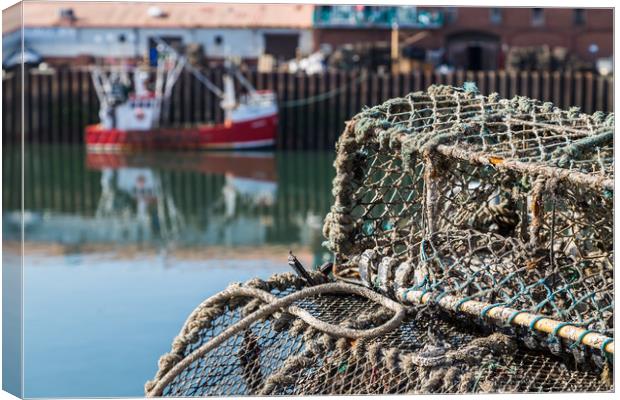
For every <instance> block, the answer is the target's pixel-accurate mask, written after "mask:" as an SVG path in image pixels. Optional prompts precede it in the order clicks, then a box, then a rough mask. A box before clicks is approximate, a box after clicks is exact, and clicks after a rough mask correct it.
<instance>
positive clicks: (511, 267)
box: [324, 86, 613, 336]
mask: <svg viewBox="0 0 620 400" xmlns="http://www.w3.org/2000/svg"><path fill="white" fill-rule="evenodd" d="M335 165H336V168H337V176H336V178H335V180H334V196H335V202H334V205H333V207H332V211H331V212H330V214H329V215H328V217H327V221H326V224H325V228H324V233H325V236H326V237H327V238H328V239H329V243H328V244H329V246H330V248H331V249H332V250H333V251H334V252H335V254H336V267H337V272H336V274H337V275H338V276H340V277H341V278H344V279H347V278H348V279H355V280H360V281H362V282H363V283H365V284H366V285H368V286H372V287H377V288H379V289H381V290H383V291H384V292H385V293H386V294H388V295H391V296H397V295H398V294H399V291H400V292H401V294H403V293H402V291H403V290H410V289H413V290H414V291H421V292H424V293H425V294H428V296H427V298H430V299H435V300H436V299H438V298H441V297H442V296H446V295H450V296H455V297H460V298H462V299H464V301H466V300H477V301H482V302H486V303H488V304H491V305H495V306H502V307H510V308H514V309H516V310H521V311H528V312H531V313H534V314H541V315H545V316H549V317H553V318H555V319H558V320H560V321H563V322H568V323H570V324H571V325H572V326H579V327H583V328H586V329H591V330H595V331H597V332H599V333H601V334H604V335H609V336H611V335H613V259H612V257H613V241H612V237H613V222H612V221H613V215H612V213H613V115H610V116H605V115H603V114H602V113H596V114H594V115H592V116H590V115H585V114H581V113H579V112H578V110H574V109H571V110H569V111H562V110H560V109H557V108H554V107H553V106H552V105H551V104H550V103H539V102H536V101H534V100H530V99H526V98H522V97H516V98H514V99H512V100H501V99H499V98H498V96H497V95H491V96H488V97H486V96H482V95H480V94H478V93H477V92H476V91H475V88H471V89H470V90H459V89H455V88H451V87H445V86H434V87H431V88H429V90H428V92H426V93H413V94H411V95H409V96H407V97H405V98H402V99H393V100H390V101H388V102H386V103H384V104H382V105H380V106H377V107H374V108H371V109H368V110H365V111H364V112H362V113H360V114H358V115H357V116H355V118H353V120H352V121H351V122H350V123H349V124H348V126H347V129H346V130H345V132H344V134H343V136H342V137H341V139H340V141H339V144H338V157H337V160H336V163H335ZM397 275H398V276H399V278H400V279H399V280H398V281H397V280H396V276H397Z"/></svg>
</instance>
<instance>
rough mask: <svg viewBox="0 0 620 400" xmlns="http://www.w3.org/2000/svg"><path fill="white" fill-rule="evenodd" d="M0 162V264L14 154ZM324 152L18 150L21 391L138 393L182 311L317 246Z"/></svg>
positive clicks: (14, 195)
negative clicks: (22, 171) (0, 194)
mask: <svg viewBox="0 0 620 400" xmlns="http://www.w3.org/2000/svg"><path fill="white" fill-rule="evenodd" d="M17 154H19V153H12V152H11V151H8V150H6V149H5V152H4V154H3V188H4V191H3V196H4V197H3V215H4V219H3V235H4V236H3V258H4V259H5V260H7V259H8V257H9V256H10V253H12V252H14V253H19V251H20V250H21V245H20V243H19V240H20V237H21V233H20V229H19V226H20V222H21V220H22V216H21V214H20V212H19V210H20V208H21V198H20V196H19V191H16V190H15V188H19V187H20V181H21V177H20V167H19V165H20V164H21V160H20V159H19V158H17V157H16V155H17ZM332 162H333V156H332V153H331V152H329V153H255V154H247V153H244V154H230V153H216V154H212V153H172V154H166V153H142V154H134V155H130V154H87V153H86V152H85V151H84V149H83V148H82V147H80V146H59V145H37V144H33V145H29V146H28V147H27V148H26V152H25V158H24V167H25V178H24V179H25V192H24V199H23V201H24V208H25V210H26V212H25V214H24V216H23V218H24V219H23V222H24V227H25V232H24V238H25V245H24V249H25V257H24V266H25V269H24V275H23V276H24V295H23V299H24V308H23V320H24V325H23V327H24V384H25V393H24V394H25V396H26V397H48V398H49V397H82V398H83V397H102V396H121V397H126V396H141V395H142V394H143V385H144V382H145V381H146V380H148V379H150V378H152V376H153V374H154V373H155V371H156V369H157V360H158V358H159V356H160V355H161V354H163V353H164V352H167V351H168V350H169V349H170V343H171V341H172V339H173V338H174V336H175V335H176V334H177V333H178V330H179V328H180V327H181V326H182V324H183V321H184V320H185V318H186V317H187V315H188V314H189V313H190V312H191V310H192V309H193V308H194V307H195V306H196V305H197V304H199V303H200V302H201V301H202V300H204V299H205V298H207V297H209V296H211V295H213V294H214V293H216V292H217V291H220V290H222V289H223V288H225V287H226V286H227V285H228V284H229V283H230V282H233V281H244V280H247V279H250V278H252V277H256V276H258V277H262V278H266V277H268V276H269V275H271V274H273V273H275V272H282V271H285V270H288V269H289V268H288V266H287V265H286V257H287V252H288V249H289V248H292V249H293V250H295V252H296V254H297V255H298V256H299V258H300V260H302V262H303V263H304V264H306V265H312V264H319V263H320V262H321V261H322V260H323V258H324V257H327V256H328V255H327V254H326V253H325V251H324V250H323V248H322V247H321V242H322V236H321V225H322V220H323V216H324V215H325V214H326V212H327V211H328V209H329V205H330V203H331V181H332V179H333V168H332Z"/></svg>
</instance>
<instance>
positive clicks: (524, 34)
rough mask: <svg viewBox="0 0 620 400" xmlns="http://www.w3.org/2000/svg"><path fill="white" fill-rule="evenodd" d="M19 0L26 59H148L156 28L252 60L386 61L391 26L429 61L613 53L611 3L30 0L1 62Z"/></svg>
mask: <svg viewBox="0 0 620 400" xmlns="http://www.w3.org/2000/svg"><path fill="white" fill-rule="evenodd" d="M16 8H17V9H19V10H17V13H19V11H20V10H21V12H22V13H23V21H24V30H23V35H24V44H25V49H26V59H32V60H38V59H39V58H43V59H44V60H46V61H48V62H50V63H56V64H58V63H71V64H79V63H91V62H93V61H94V59H95V58H100V57H106V58H109V57H113V58H114V57H116V58H143V57H148V58H150V59H151V62H152V61H153V58H154V57H156V52H155V51H154V49H155V47H156V46H155V42H154V40H153V38H154V37H160V38H164V39H166V41H167V42H169V43H172V44H174V45H177V46H185V47H186V48H187V49H188V50H190V49H191V50H192V52H194V53H196V54H198V56H199V57H201V58H202V57H204V58H206V59H207V60H213V61H217V62H219V61H221V60H222V59H224V58H226V57H236V58H239V59H242V60H244V61H245V62H246V63H247V64H253V63H255V62H256V61H257V60H258V59H259V58H261V56H263V55H271V56H273V58H274V59H275V60H279V61H285V60H290V59H292V58H295V57H296V56H305V55H308V54H310V53H312V52H313V51H317V50H319V49H325V48H331V49H332V50H339V49H342V48H343V47H346V46H347V45H355V46H357V47H356V48H354V49H353V50H352V53H353V55H354V56H355V53H356V52H357V54H358V55H359V54H361V53H363V52H366V53H372V57H373V58H374V59H376V60H378V61H377V62H375V63H374V64H377V63H378V64H381V63H383V64H385V63H386V62H387V63H390V59H391V56H392V49H391V44H392V32H393V30H394V29H395V28H397V29H398V37H399V45H400V48H401V51H400V53H399V54H400V57H401V61H402V60H403V59H409V60H415V61H416V62H419V63H422V64H425V65H426V66H432V67H436V66H438V65H444V64H445V65H448V66H450V67H454V68H457V69H468V70H491V69H498V68H506V67H510V66H514V65H517V67H516V68H520V69H527V68H539V67H540V66H541V65H543V67H546V66H547V62H548V60H549V59H551V58H552V57H556V58H557V57H559V60H560V62H558V63H556V64H557V65H563V66H566V65H569V64H570V63H569V62H568V61H569V60H573V61H574V60H576V59H578V60H582V61H584V62H589V63H592V62H594V61H596V60H599V59H605V58H607V59H609V60H611V56H612V52H613V10H612V9H584V8H582V9H575V8H573V9H571V8H486V7H436V6H400V7H397V6H365V5H333V6H330V5H317V6H313V5H308V4H224V3H122V2H119V3H113V2H106V3H91V2H88V3H84V2H57V1H28V2H24V3H20V4H18V5H16V6H14V7H11V8H10V9H8V10H5V11H4V12H3V20H4V28H3V51H4V53H3V54H4V59H3V64H4V63H6V61H7V60H9V59H12V60H15V59H17V58H16V54H18V53H19V49H20V43H21V36H20V32H21V30H20V28H21V24H19V18H15V17H10V15H14V14H16V10H15V9H16ZM324 45H329V46H324ZM349 47H351V46H349ZM527 48H529V49H530V50H531V51H530V53H527V54H525V56H523V57H522V58H527V57H530V58H531V57H532V55H535V56H536V57H539V58H540V57H542V58H545V59H546V60H547V61H542V62H534V63H530V65H529V66H528V65H524V63H522V62H521V65H520V66H518V65H519V62H520V61H519V60H518V58H519V57H517V56H519V52H518V51H516V50H519V51H520V50H523V49H527ZM540 49H542V51H540ZM350 53H351V52H350ZM526 56H527V57H526ZM367 58H369V57H367ZM515 60H517V61H515ZM374 64H373V65H374ZM548 67H549V68H550V69H551V68H553V66H552V65H551V63H550V62H549V66H548Z"/></svg>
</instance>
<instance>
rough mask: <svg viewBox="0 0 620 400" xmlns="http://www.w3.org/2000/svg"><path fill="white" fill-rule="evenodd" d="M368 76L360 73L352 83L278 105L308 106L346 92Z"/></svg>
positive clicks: (290, 106)
mask: <svg viewBox="0 0 620 400" xmlns="http://www.w3.org/2000/svg"><path fill="white" fill-rule="evenodd" d="M367 77H368V73H367V72H365V71H364V72H362V73H361V74H360V76H359V77H357V78H356V79H355V80H354V81H353V82H351V83H350V84H346V83H345V84H344V85H341V86H339V87H337V88H335V89H332V90H330V91H327V92H324V93H319V94H317V95H314V96H310V97H306V98H305V99H295V100H288V101H282V102H279V103H278V107H280V108H292V107H301V106H307V105H309V104H312V103H318V102H321V101H325V100H327V99H329V98H331V97H334V96H337V95H339V94H340V93H342V92H344V91H345V90H347V88H348V87H349V86H356V85H359V84H360V83H361V82H362V81H363V80H364V79H366V78H367Z"/></svg>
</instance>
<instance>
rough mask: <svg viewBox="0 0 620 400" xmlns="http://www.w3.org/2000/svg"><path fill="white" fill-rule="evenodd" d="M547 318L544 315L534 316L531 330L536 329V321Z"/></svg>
mask: <svg viewBox="0 0 620 400" xmlns="http://www.w3.org/2000/svg"><path fill="white" fill-rule="evenodd" d="M543 318H545V317H544V316H543V315H539V316H537V317H534V319H533V320H532V322H530V330H532V331H533V330H535V329H536V323H537V322H538V321H540V320H541V319H543Z"/></svg>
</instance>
